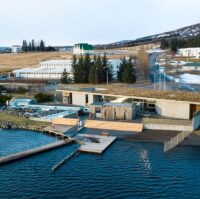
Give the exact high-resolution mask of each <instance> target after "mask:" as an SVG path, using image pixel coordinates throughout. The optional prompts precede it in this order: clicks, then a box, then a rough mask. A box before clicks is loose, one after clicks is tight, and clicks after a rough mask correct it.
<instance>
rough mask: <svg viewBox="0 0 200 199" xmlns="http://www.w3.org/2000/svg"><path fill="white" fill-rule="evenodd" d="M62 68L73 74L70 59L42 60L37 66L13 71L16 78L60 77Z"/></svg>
mask: <svg viewBox="0 0 200 199" xmlns="http://www.w3.org/2000/svg"><path fill="white" fill-rule="evenodd" d="M64 70H66V72H68V73H69V74H71V76H72V75H73V74H72V61H71V60H50V61H44V62H40V65H39V67H36V68H23V69H19V70H14V71H13V73H14V75H15V77H16V78H30V79H32V78H33V79H60V78H61V76H62V73H63V71H64Z"/></svg>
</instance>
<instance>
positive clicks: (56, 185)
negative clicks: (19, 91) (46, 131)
mask: <svg viewBox="0 0 200 199" xmlns="http://www.w3.org/2000/svg"><path fill="white" fill-rule="evenodd" d="M54 140H55V139H54V138H51V137H48V136H46V135H42V134H40V133H35V132H26V131H8V130H0V154H1V155H2V154H10V153H12V152H15V151H19V149H22V150H23V149H25V148H26V147H27V145H29V146H30V145H32V146H34V145H35V144H38V145H41V144H44V143H49V142H52V141H54ZM77 147H78V146H77V145H75V144H74V145H70V146H65V147H62V148H59V149H56V150H53V151H49V152H46V153H42V154H39V155H36V156H32V157H30V158H26V159H23V160H20V161H18V162H13V163H11V164H8V165H4V166H1V167H0V199H7V198H8V199H13V198H14V199H15V198H16V199H18V198H20V199H21V198H24V199H29V198H37V199H38V198H42V199H46V198H49V199H50V198H52V199H55V198H57V199H60V198H70V199H73V198H86V199H87V198H88V199H89V198H91V199H94V198H111V199H112V198H131V199H132V198H199V197H200V148H198V147H178V148H176V149H175V150H174V151H173V152H170V153H168V154H164V153H163V145H162V144H156V143H147V142H133V141H128V140H126V139H123V138H120V139H118V140H117V141H116V142H115V143H114V144H113V145H111V147H110V148H109V149H108V150H107V151H106V152H105V153H104V154H103V155H92V154H79V155H76V156H75V157H73V158H72V159H71V160H69V161H68V162H66V163H65V164H64V165H63V166H62V167H61V168H60V169H59V170H57V171H56V172H55V173H52V172H51V168H52V167H53V166H54V165H55V164H56V163H57V162H59V161H60V160H61V159H62V158H64V157H65V156H67V155H68V154H69V153H71V152H72V151H74V150H75V149H76V148H77Z"/></svg>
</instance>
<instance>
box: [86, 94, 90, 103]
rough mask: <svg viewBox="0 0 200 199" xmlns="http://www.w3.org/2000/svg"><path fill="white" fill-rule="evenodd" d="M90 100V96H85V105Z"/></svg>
mask: <svg viewBox="0 0 200 199" xmlns="http://www.w3.org/2000/svg"><path fill="white" fill-rule="evenodd" d="M88 102H89V99H88V94H86V95H85V103H86V104H88Z"/></svg>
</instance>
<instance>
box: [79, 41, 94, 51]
mask: <svg viewBox="0 0 200 199" xmlns="http://www.w3.org/2000/svg"><path fill="white" fill-rule="evenodd" d="M75 47H79V48H80V49H83V50H94V47H93V46H92V45H90V44H87V43H79V44H75Z"/></svg>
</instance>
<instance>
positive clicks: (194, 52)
mask: <svg viewBox="0 0 200 199" xmlns="http://www.w3.org/2000/svg"><path fill="white" fill-rule="evenodd" d="M178 55H179V56H182V57H191V58H196V59H199V58H200V48H180V49H179V50H178Z"/></svg>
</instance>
